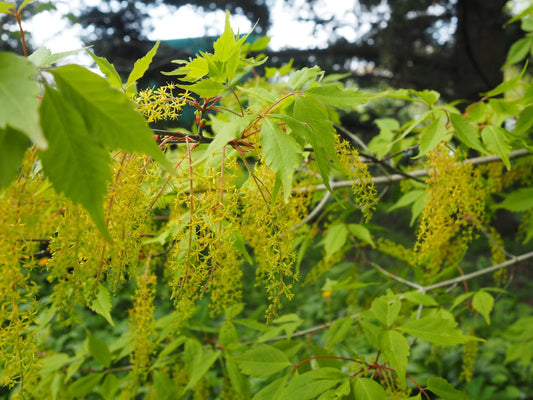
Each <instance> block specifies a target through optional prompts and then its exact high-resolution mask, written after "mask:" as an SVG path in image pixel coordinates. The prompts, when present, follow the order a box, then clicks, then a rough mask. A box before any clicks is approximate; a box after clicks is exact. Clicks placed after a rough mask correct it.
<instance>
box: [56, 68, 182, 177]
mask: <svg viewBox="0 0 533 400" xmlns="http://www.w3.org/2000/svg"><path fill="white" fill-rule="evenodd" d="M51 72H52V74H53V75H54V78H55V81H56V83H57V85H58V87H59V89H60V90H61V92H62V94H63V95H64V96H65V98H66V99H67V100H68V101H69V102H71V104H72V105H74V106H75V107H76V108H77V109H78V111H79V112H80V114H81V115H82V117H83V119H84V120H85V124H86V126H87V128H88V130H89V132H90V133H91V135H93V136H95V137H97V138H98V139H99V140H100V141H101V142H102V143H105V144H106V145H107V146H109V147H111V148H112V149H115V148H120V149H122V150H124V151H127V152H134V153H143V154H146V155H148V156H150V157H152V158H153V159H154V160H156V161H157V162H159V163H160V164H161V165H162V166H163V167H165V169H166V170H167V171H169V172H170V173H174V170H173V168H172V165H171V164H170V163H169V162H168V160H167V159H166V158H165V155H164V154H163V152H162V151H161V150H160V149H159V147H158V146H157V144H156V143H155V142H154V140H153V139H152V136H153V135H152V131H151V130H150V129H149V128H148V125H147V123H146V121H145V120H144V118H143V117H142V115H141V114H139V113H138V112H137V111H136V110H135V105H134V103H133V102H132V101H131V100H130V99H128V98H127V96H126V95H125V94H124V93H121V92H119V91H118V90H116V89H113V88H112V87H110V86H109V83H108V82H107V81H106V80H105V79H104V78H102V77H101V76H99V75H97V74H95V73H93V72H91V71H89V70H87V69H85V68H83V67H80V66H78V65H66V66H64V67H59V68H57V69H55V70H52V71H51Z"/></svg>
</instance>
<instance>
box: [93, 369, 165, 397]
mask: <svg viewBox="0 0 533 400" xmlns="http://www.w3.org/2000/svg"><path fill="white" fill-rule="evenodd" d="M156 372H157V371H156ZM119 386H120V381H119V380H118V378H117V377H116V375H115V374H110V373H108V374H106V376H105V378H104V381H103V382H102V385H101V386H100V394H101V395H102V397H103V398H104V399H105V400H113V399H114V398H115V394H116V393H117V390H118V389H119Z"/></svg>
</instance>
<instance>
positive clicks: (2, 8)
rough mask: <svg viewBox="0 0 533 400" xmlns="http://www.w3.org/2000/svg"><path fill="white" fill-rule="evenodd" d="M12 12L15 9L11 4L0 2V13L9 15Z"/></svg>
mask: <svg viewBox="0 0 533 400" xmlns="http://www.w3.org/2000/svg"><path fill="white" fill-rule="evenodd" d="M14 11H16V9H15V5H14V4H13V3H8V2H7V1H0V13H2V14H11V13H13V12H14Z"/></svg>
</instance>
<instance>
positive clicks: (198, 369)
mask: <svg viewBox="0 0 533 400" xmlns="http://www.w3.org/2000/svg"><path fill="white" fill-rule="evenodd" d="M219 356H220V351H218V350H216V351H213V350H207V351H204V350H203V349H202V347H201V345H200V343H199V342H198V341H197V340H196V339H188V340H187V341H186V342H185V365H186V366H187V370H188V371H189V381H188V382H187V386H186V387H185V391H187V390H190V389H192V388H194V387H195V386H196V384H197V383H198V381H199V380H200V379H201V378H202V377H203V376H204V375H205V374H206V373H207V371H208V370H209V368H211V366H212V365H213V363H214V362H215V361H216V360H217V359H218V357H219Z"/></svg>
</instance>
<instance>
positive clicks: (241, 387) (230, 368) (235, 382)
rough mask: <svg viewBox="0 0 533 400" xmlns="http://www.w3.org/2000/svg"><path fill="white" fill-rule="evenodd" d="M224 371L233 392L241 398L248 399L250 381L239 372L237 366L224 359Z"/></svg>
mask: <svg viewBox="0 0 533 400" xmlns="http://www.w3.org/2000/svg"><path fill="white" fill-rule="evenodd" d="M226 371H227V373H228V377H229V380H230V382H231V387H232V388H233V390H235V392H237V393H238V394H239V395H240V396H241V397H242V398H245V399H249V398H250V379H248V378H247V377H245V376H244V375H243V374H242V373H241V371H239V368H238V367H237V364H236V363H235V362H233V361H230V360H229V359H226Z"/></svg>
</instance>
